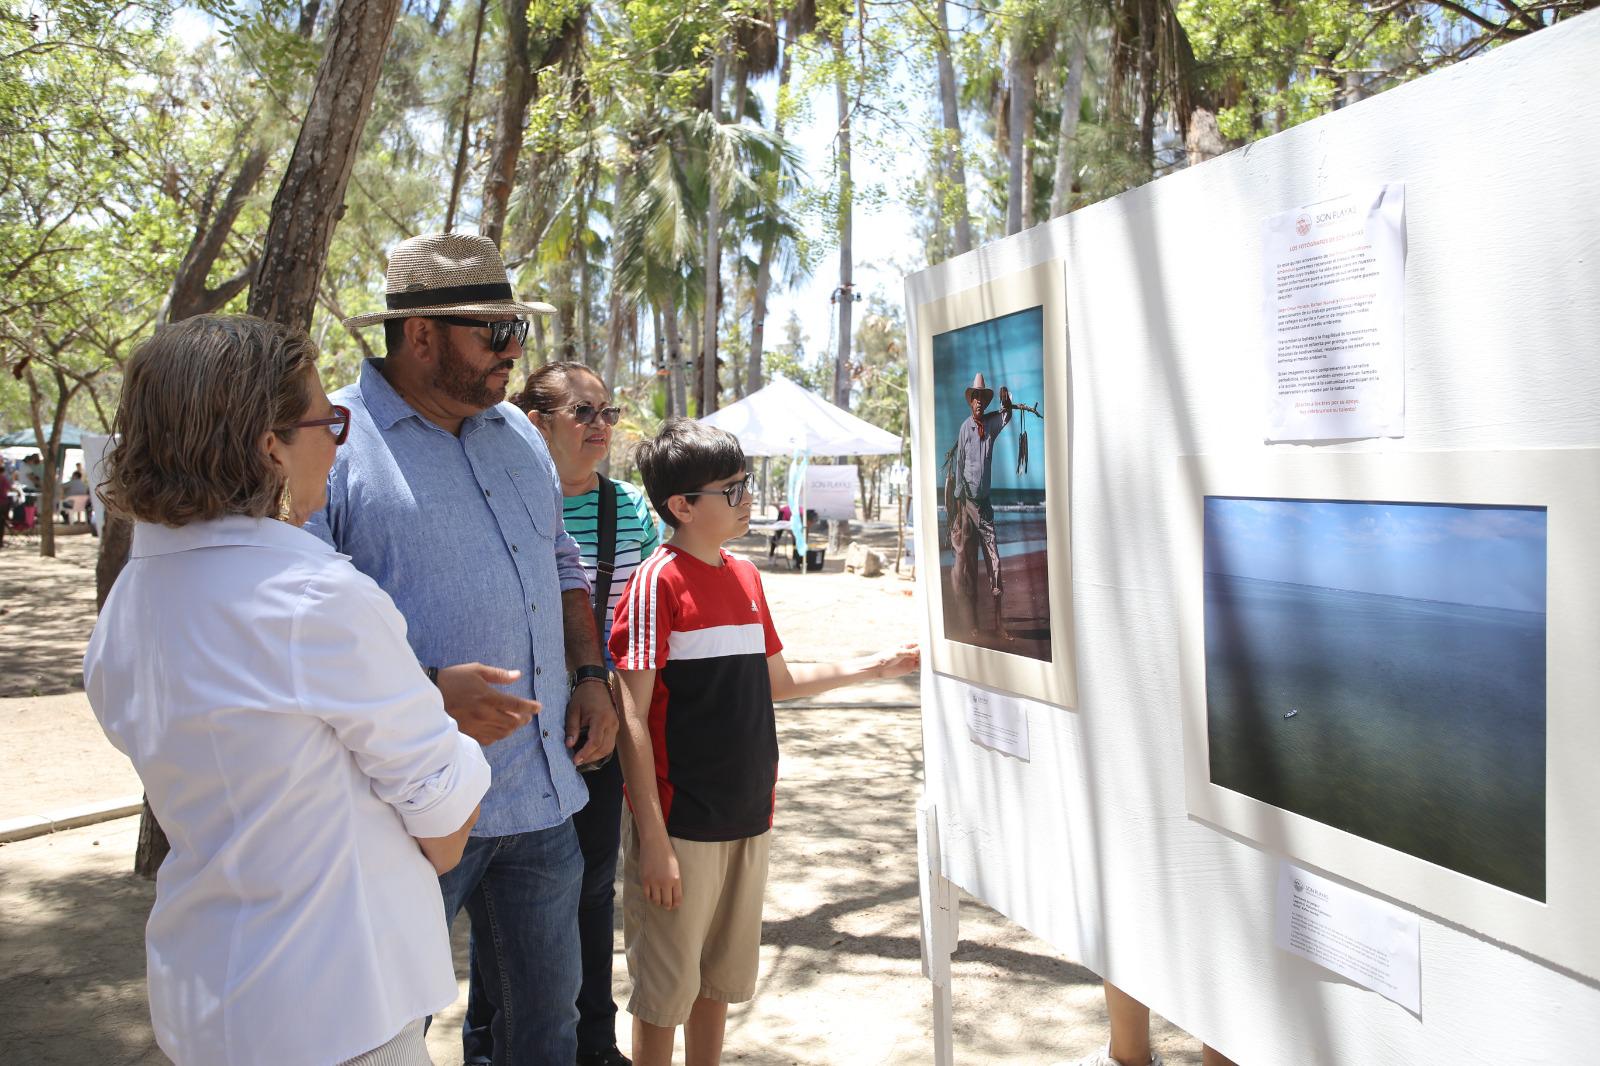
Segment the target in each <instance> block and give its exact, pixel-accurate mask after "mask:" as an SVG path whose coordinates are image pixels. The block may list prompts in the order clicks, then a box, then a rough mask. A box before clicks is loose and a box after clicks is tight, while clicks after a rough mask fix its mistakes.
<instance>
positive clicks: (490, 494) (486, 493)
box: [483, 489, 494, 496]
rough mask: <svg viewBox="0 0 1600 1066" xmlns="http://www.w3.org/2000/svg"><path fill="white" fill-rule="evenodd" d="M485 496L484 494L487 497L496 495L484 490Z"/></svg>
mask: <svg viewBox="0 0 1600 1066" xmlns="http://www.w3.org/2000/svg"><path fill="white" fill-rule="evenodd" d="M483 494H484V495H485V496H493V495H494V493H492V492H490V491H489V490H488V489H484V490H483Z"/></svg>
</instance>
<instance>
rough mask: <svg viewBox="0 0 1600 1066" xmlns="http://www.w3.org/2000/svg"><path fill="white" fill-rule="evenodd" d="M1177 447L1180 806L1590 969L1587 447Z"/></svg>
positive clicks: (1597, 932) (1599, 531) (1592, 506)
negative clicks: (1250, 450)
mask: <svg viewBox="0 0 1600 1066" xmlns="http://www.w3.org/2000/svg"><path fill="white" fill-rule="evenodd" d="M1180 463H1181V483H1182V484H1183V485H1184V491H1185V494H1186V504H1187V511H1186V514H1187V518H1188V520H1187V521H1186V522H1185V523H1184V524H1183V527H1182V529H1181V530H1180V533H1179V540H1178V548H1179V553H1178V563H1179V566H1178V575H1179V617H1180V619H1181V628H1182V632H1181V642H1182V643H1181V647H1182V677H1183V697H1184V772H1185V778H1186V785H1187V798H1188V808H1189V812H1190V813H1191V814H1192V815H1194V816H1195V817H1197V818H1200V819H1202V820H1204V821H1206V822H1209V823H1211V824H1213V825H1215V826H1217V827H1219V828H1221V829H1224V830H1226V831H1228V832H1230V833H1232V834H1235V835H1237V836H1240V837H1244V838H1246V839H1248V840H1250V841H1254V842H1256V843H1259V844H1260V845H1262V846H1264V847H1266V848H1268V849H1270V850H1272V851H1275V852H1279V853H1282V854H1284V855H1287V856H1289V857H1291V858H1293V859H1295V860H1297V861H1300V862H1303V863H1307V864H1310V865H1313V866H1316V867H1319V868H1321V869H1322V870H1325V871H1327V872H1328V873H1329V874H1332V875H1334V876H1336V877H1341V878H1344V879H1346V880H1348V881H1350V882H1353V883H1355V884H1358V885H1361V886H1364V887H1366V888H1368V889H1371V890H1374V891H1377V892H1379V893H1382V894H1384V895H1387V896H1390V897H1392V898H1394V899H1396V900H1399V901H1401V902H1402V903H1406V904H1409V905H1412V906H1414V907H1416V908H1417V909H1418V910H1421V911H1426V912H1429V913H1432V914H1435V915H1438V916H1440V917H1442V918H1444V919H1447V920H1449V921H1452V922H1455V923H1457V924H1459V925H1462V926H1464V927H1466V928H1469V929H1473V930H1476V931H1478V932H1481V933H1484V934H1487V935H1489V936H1491V937H1493V938H1495V939H1498V940H1501V941H1503V942H1505V943H1506V944H1509V945H1511V946H1513V947H1516V948H1518V949H1520V950H1522V951H1524V952H1527V953H1529V954H1532V955H1536V956H1539V957H1541V958H1544V959H1548V960H1550V961H1552V962H1555V963H1558V964H1560V965H1562V966H1565V967H1568V968H1570V969H1573V970H1576V971H1578V972H1581V973H1583V974H1586V975H1588V976H1589V977H1591V978H1600V908H1596V907H1595V906H1594V899H1595V884H1596V875H1597V874H1600V849H1596V848H1595V846H1594V842H1595V840H1596V839H1597V836H1600V829H1597V824H1596V822H1597V814H1596V812H1597V811H1600V806H1597V804H1596V803H1595V801H1594V797H1593V789H1592V774H1593V767H1594V766H1596V765H1600V715H1596V714H1595V713H1594V710H1593V708H1594V704H1595V693H1596V692H1600V655H1597V654H1596V653H1595V649H1596V648H1597V647H1600V565H1597V564H1600V553H1597V552H1596V551H1595V550H1594V547H1593V546H1594V545H1595V544H1596V543H1597V541H1600V451H1594V450H1587V449H1585V450H1549V451H1523V452H1412V453H1318V454H1305V453H1284V452H1267V453H1264V454H1258V455H1247V456H1242V457H1241V456H1228V457H1210V456H1206V457H1192V458H1186V459H1183V460H1181V461H1180Z"/></svg>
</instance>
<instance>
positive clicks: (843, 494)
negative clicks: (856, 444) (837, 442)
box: [806, 463, 860, 519]
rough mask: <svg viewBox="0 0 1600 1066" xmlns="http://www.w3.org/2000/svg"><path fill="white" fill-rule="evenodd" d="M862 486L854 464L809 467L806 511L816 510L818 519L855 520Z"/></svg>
mask: <svg viewBox="0 0 1600 1066" xmlns="http://www.w3.org/2000/svg"><path fill="white" fill-rule="evenodd" d="M859 484H860V478H859V477H858V476H857V475H856V468H855V464H854V463H850V464H846V465H843V466H816V465H812V466H809V467H807V468H806V510H808V511H815V512H816V513H817V517H818V518H844V519H850V518H854V517H855V516H856V488H857V486H858V485H859Z"/></svg>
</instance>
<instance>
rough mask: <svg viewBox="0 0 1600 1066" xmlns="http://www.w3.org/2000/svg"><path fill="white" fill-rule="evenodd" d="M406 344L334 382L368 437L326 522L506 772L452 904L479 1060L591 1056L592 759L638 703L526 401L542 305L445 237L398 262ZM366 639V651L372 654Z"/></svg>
mask: <svg viewBox="0 0 1600 1066" xmlns="http://www.w3.org/2000/svg"><path fill="white" fill-rule="evenodd" d="M385 297H386V302H387V304H388V308H387V310H384V311H379V312H376V313H373V314H367V315H358V316H356V317H354V318H351V319H349V320H347V322H346V323H345V324H346V325H347V326H350V327H351V328H357V327H361V326H368V325H373V324H376V323H379V322H382V323H383V325H384V332H385V341H386V352H387V354H386V357H385V358H382V359H372V360H368V361H367V362H366V363H365V364H364V365H363V366H362V368H361V376H360V379H359V380H358V381H357V382H356V383H355V384H353V385H349V386H347V387H345V388H343V389H341V390H339V391H338V392H336V393H335V394H334V396H333V400H334V402H335V403H339V404H343V405H344V406H345V407H348V408H349V409H350V429H349V437H348V439H347V440H346V442H345V444H344V446H343V447H341V448H340V449H339V451H338V458H337V461H336V462H335V464H334V467H333V472H332V474H331V475H330V476H329V479H328V506H327V509H326V510H325V511H324V512H322V513H320V514H318V515H317V516H315V517H314V518H313V519H312V521H311V523H310V524H309V526H308V528H309V529H310V530H311V531H312V532H314V533H317V534H318V535H319V536H321V537H322V538H323V539H324V540H326V541H328V542H329V543H330V544H332V545H333V546H334V548H336V549H337V550H339V551H341V552H343V553H344V554H346V555H348V556H350V558H351V560H352V562H354V564H355V565H356V567H357V568H358V569H360V570H361V571H363V572H364V573H366V574H367V575H369V576H370V577H372V578H373V580H375V581H376V582H377V583H378V584H379V585H380V586H382V587H383V589H384V591H386V592H387V593H388V594H389V595H390V596H391V597H393V599H394V601H395V604H396V606H397V607H399V609H400V612H401V614H403V615H404V616H405V619H406V625H407V638H408V640H409V641H410V643H411V647H412V650H413V651H414V652H415V653H416V656H417V662H418V664H419V667H420V668H421V669H424V670H426V671H427V672H428V674H429V676H430V677H432V678H433V679H434V680H435V682H436V683H437V684H438V686H439V689H440V692H441V693H442V695H443V698H444V705H445V710H446V711H448V712H449V713H450V715H451V716H452V717H454V718H455V719H456V722H457V724H458V725H459V726H460V728H461V731H462V732H463V733H466V734H467V735H468V736H471V737H473V738H474V739H476V740H478V741H479V742H480V743H482V744H483V745H484V746H485V747H484V754H485V755H486V756H487V758H488V760H489V765H490V768H491V769H492V771H493V775H494V776H493V782H492V784H491V785H490V788H489V792H488V794H487V795H486V796H484V798H483V807H482V813H481V815H480V816H479V818H478V823H477V825H476V826H475V827H474V829H473V831H472V838H471V839H470V840H469V842H468V844H467V847H466V853H465V854H464V855H463V857H462V860H461V863H460V865H459V866H457V867H456V868H455V869H454V870H452V871H451V872H450V873H448V874H445V875H444V876H443V877H442V878H440V889H441V890H442V892H443V895H444V906H445V914H446V916H447V919H453V918H454V916H455V915H456V913H457V912H458V911H459V910H460V909H461V908H463V907H465V908H466V910H467V914H468V917H469V919H470V921H471V925H472V944H473V967H472V971H473V972H472V983H473V985H474V988H473V994H474V996H475V997H476V998H480V999H482V1000H483V1001H484V1002H487V1003H489V1004H491V1005H492V1007H493V1019H492V1021H491V1023H490V1024H489V1026H488V1032H483V1031H481V1030H479V1029H477V1028H472V1027H469V1029H468V1031H467V1032H465V1033H464V1034H463V1043H464V1045H465V1048H466V1057H467V1061H468V1062H491V1061H492V1062H493V1063H495V1064H501V1063H514V1064H517V1066H572V1064H573V1063H574V1061H575V1059H576V1057H577V1043H576V1041H577V1037H576V1023H577V1008H576V1005H575V1004H576V1001H577V994H578V983H579V974H580V967H579V953H578V925H577V913H578V894H579V888H580V882H581V878H582V872H583V858H582V855H581V854H580V852H579V849H578V840H577V835H576V833H575V831H574V829H573V826H572V821H571V816H572V815H573V813H574V812H576V811H578V810H579V809H580V808H582V807H583V806H584V804H585V803H586V802H587V800H588V790H587V789H586V788H585V786H584V784H583V781H582V779H581V778H580V777H579V775H578V768H579V767H581V766H584V765H586V764H590V763H595V762H598V761H600V760H603V759H605V758H607V757H609V756H610V754H611V749H612V744H613V742H614V739H615V736H616V731H617V716H616V711H615V708H614V706H613V703H612V699H611V690H610V687H609V684H608V680H607V674H606V671H605V669H604V667H603V665H602V663H603V661H604V660H603V659H602V657H601V652H600V643H599V637H598V634H597V633H596V632H595V624H594V612H593V609H592V606H591V604H590V602H589V586H588V582H587V580H586V579H585V577H584V572H583V567H582V565H581V562H580V559H579V554H578V546H577V544H576V543H575V542H574V541H573V540H572V538H571V537H569V536H568V535H567V533H566V531H565V529H564V527H563V525H562V518H561V515H562V497H561V485H560V481H559V480H558V479H557V476H556V469H555V465H554V463H553V462H552V460H551V458H550V453H549V451H548V449H547V448H546V446H545V444H544V441H543V439H542V438H541V437H540V436H539V434H538V432H537V431H536V430H535V429H534V428H533V426H532V424H531V423H529V421H528V419H527V418H526V417H525V416H524V415H523V414H522V413H521V412H520V411H518V410H517V409H516V408H515V407H513V406H512V405H510V404H508V403H504V402H503V401H504V400H505V396H506V387H507V384H508V382H509V380H510V377H511V371H512V369H513V367H515V365H516V363H517V361H518V360H519V359H520V357H521V355H522V342H523V340H524V339H525V338H526V336H527V330H528V323H527V319H526V316H528V315H532V314H548V313H551V312H553V310H554V308H552V307H550V306H549V305H548V304H541V303H524V302H521V301H519V300H517V299H516V298H515V296H514V295H513V293H512V289H511V285H510V281H509V278H508V276H507V274H506V269H505V265H504V263H503V262H502V260H501V258H500V253H499V250H498V249H497V248H496V247H495V245H494V242H492V241H490V240H489V239H488V238H485V237H479V236H473V235H467V234H432V235H427V236H421V237H413V238H411V239H409V240H406V241H402V242H401V243H400V244H399V245H397V246H396V247H395V248H394V250H393V252H391V253H390V256H389V269H388V275H387V280H386V285H385ZM351 652H352V654H359V649H356V648H352V649H351Z"/></svg>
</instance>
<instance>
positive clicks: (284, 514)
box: [278, 481, 294, 525]
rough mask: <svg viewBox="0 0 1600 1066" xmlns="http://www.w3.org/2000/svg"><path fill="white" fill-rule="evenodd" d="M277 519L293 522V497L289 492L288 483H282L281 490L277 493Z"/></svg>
mask: <svg viewBox="0 0 1600 1066" xmlns="http://www.w3.org/2000/svg"><path fill="white" fill-rule="evenodd" d="M278 521H280V522H288V523H289V524H291V525H293V524H294V497H293V496H291V495H290V494H289V483H288V482H287V481H285V482H284V483H283V491H282V492H281V493H279V494H278Z"/></svg>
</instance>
